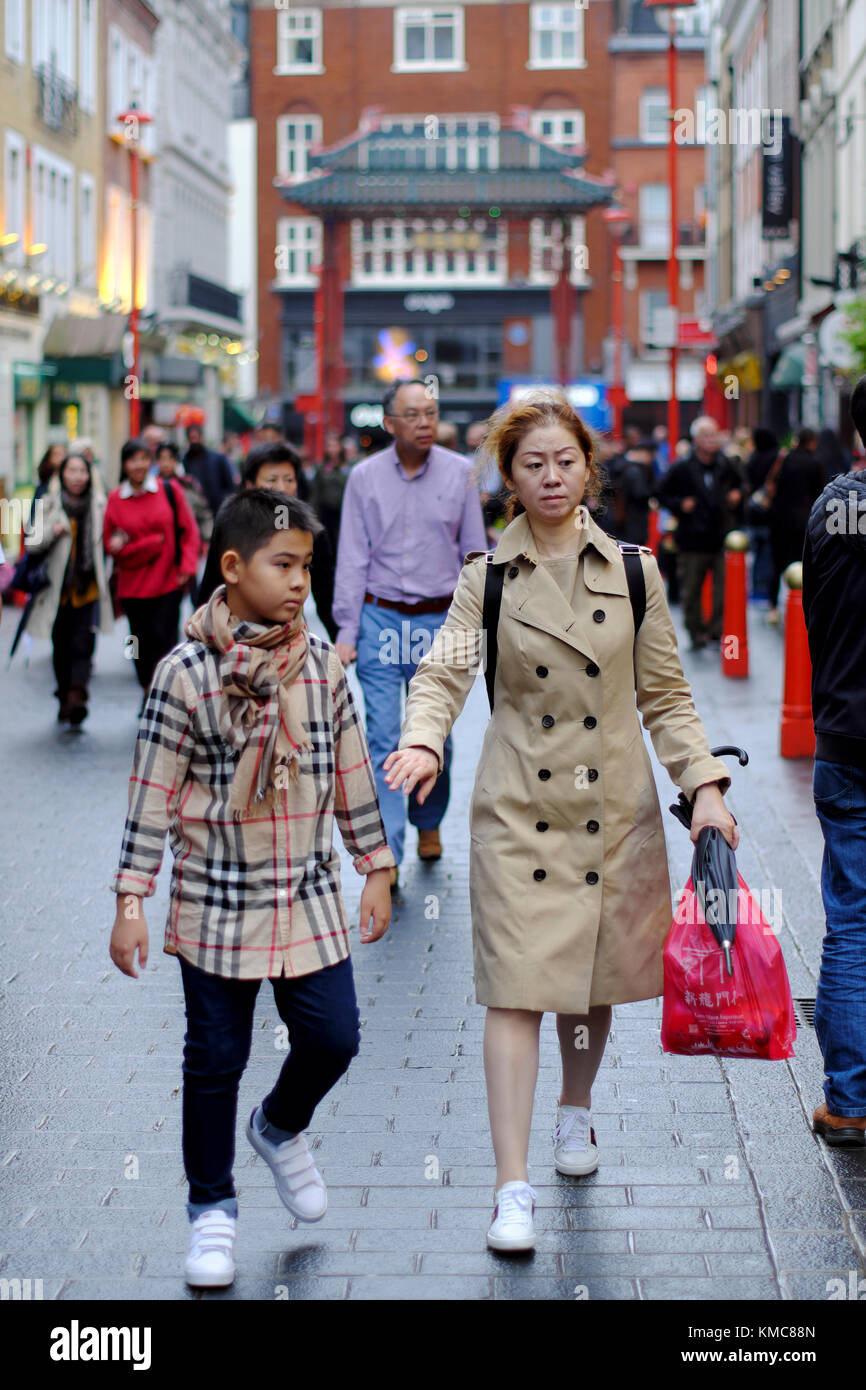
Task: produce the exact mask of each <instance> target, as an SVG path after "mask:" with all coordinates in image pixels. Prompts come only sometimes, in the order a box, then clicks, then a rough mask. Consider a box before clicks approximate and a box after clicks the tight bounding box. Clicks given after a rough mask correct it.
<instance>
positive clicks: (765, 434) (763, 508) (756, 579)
mask: <svg viewBox="0 0 866 1390" xmlns="http://www.w3.org/2000/svg"><path fill="white" fill-rule="evenodd" d="M752 440H753V442H754V446H755V447H754V449H753V450H752V452H751V454H750V455H749V458H748V460H747V462H746V485H747V487H748V492H749V496H748V500H747V502H746V525H747V527H748V531H749V545H750V549H751V552H752V566H751V589H752V598H761V599H766V598H769V597H770V588H771V585H772V582H773V557H772V551H771V547H770V495H769V491H768V490H766V486H765V485H766V482H767V479H768V477H769V475H770V473H771V471H772V469H773V467H774V465H775V463H776V460H777V459H778V457H779V441H778V439H777V437H776V435H775V434H774V433H773V431H772V430H769V429H764V427H763V426H761V425H758V426H756V428H755V429H754V430H753V431H752Z"/></svg>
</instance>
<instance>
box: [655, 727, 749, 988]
mask: <svg viewBox="0 0 866 1390" xmlns="http://www.w3.org/2000/svg"><path fill="white" fill-rule="evenodd" d="M710 752H711V753H712V755H713V757H714V758H719V757H721V756H722V754H724V753H730V754H733V755H734V756H735V757H736V758H737V759H738V761H739V764H740V766H741V767H746V765H747V764H748V761H749V755H748V753H747V752H746V751H745V750H744V749H742V748H735V747H733V746H731V745H728V744H725V745H724V746H723V747H721V748H711V749H710ZM669 809H670V810H671V811H672V813H673V814H674V815H675V816H676V818H677V820H678V821H680V823H681V824H682V825H684V826H685V827H686V829H687V830H691V828H692V813H693V811H694V807H693V806H692V803H691V802H690V801H689V799H688V797H687V796H686V795H685V793H684V792H680V794H679V797H678V798H677V801H676V803H675V805H673V806H671V807H670V808H669ZM692 882H693V884H694V886H695V893H696V894H697V898H698V902H699V903H700V905H701V911H702V912H703V914H704V918H705V920H706V923H707V926H708V927H709V928H710V931H711V932H712V933H713V936H714V937H715V938H716V940H717V941H718V943H719V945H720V946H721V948H722V950H723V951H724V953H725V966H726V968H727V972H728V975H733V973H734V966H733V961H732V959H731V950H732V948H733V945H734V940H735V938H736V934H737V901H738V892H737V889H738V879H737V860H736V857H735V855H734V851H733V850H732V849H731V846H730V845H729V844H728V842H727V840H726V839H725V837H724V835H723V834H722V832H721V831H720V830H719V829H717V827H716V826H714V825H708V826H706V827H705V828H704V829H703V830H702V831H701V833H700V835H699V836H698V841H697V844H696V845H695V852H694V856H693V858H692ZM729 918H733V920H731V921H729V920H728V919H729Z"/></svg>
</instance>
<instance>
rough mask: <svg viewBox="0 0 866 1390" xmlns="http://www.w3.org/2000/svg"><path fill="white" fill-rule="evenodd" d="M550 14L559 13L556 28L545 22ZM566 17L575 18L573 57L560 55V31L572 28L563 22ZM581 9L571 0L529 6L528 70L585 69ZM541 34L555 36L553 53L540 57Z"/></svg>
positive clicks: (582, 12) (582, 13)
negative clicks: (564, 2)
mask: <svg viewBox="0 0 866 1390" xmlns="http://www.w3.org/2000/svg"><path fill="white" fill-rule="evenodd" d="M552 11H558V12H559V21H560V24H559V27H555V26H554V25H552V24H550V23H548V22H547V21H546V16H547V15H548V14H550V13H551V12H552ZM566 16H569V17H570V16H573V17H574V26H573V27H574V35H575V40H574V48H575V52H574V57H563V56H562V39H561V35H562V33H563V31H564V30H565V29H566V28H568V29H571V28H572V25H571V24H570V23H567V24H566V23H563V20H565V18H566ZM583 16H584V7H583V6H582V5H578V4H575V0H571V3H570V4H534V5H530V7H529V62H528V63H527V64H526V66H527V67H528V68H542V69H544V68H572V69H573V68H585V67H586V51H585V34H584V19H583ZM543 33H553V34H554V35H555V38H554V43H553V48H554V52H553V53H552V54H551V55H548V56H546V57H544V56H542V54H541V51H540V49H541V35H542V34H543Z"/></svg>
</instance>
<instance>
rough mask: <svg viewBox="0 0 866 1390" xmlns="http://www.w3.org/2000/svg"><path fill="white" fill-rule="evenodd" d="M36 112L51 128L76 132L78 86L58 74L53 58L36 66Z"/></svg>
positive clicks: (65, 131)
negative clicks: (49, 61)
mask: <svg viewBox="0 0 866 1390" xmlns="http://www.w3.org/2000/svg"><path fill="white" fill-rule="evenodd" d="M36 114H37V116H38V117H39V119H40V120H41V121H42V122H43V123H44V124H45V125H47V126H48V127H49V128H50V129H51V130H60V131H63V132H64V134H66V135H77V134H78V88H77V87H76V86H75V85H74V84H73V83H72V82H69V81H67V79H66V78H65V77H62V76H61V75H60V73H59V72H58V71H57V68H56V66H55V64H54V60H53V59H52V61H51V63H40V65H39V66H38V67H37V68H36Z"/></svg>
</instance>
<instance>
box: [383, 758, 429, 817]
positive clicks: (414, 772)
mask: <svg viewBox="0 0 866 1390" xmlns="http://www.w3.org/2000/svg"><path fill="white" fill-rule="evenodd" d="M382 767H383V769H384V771H385V772H386V773H387V774H388V775H387V777H386V778H385V781H386V783H387V785H388V786H389V787H390V788H391V790H392V791H394V790H395V789H396V788H400V789H401V790H402V791H405V792H412V791H414V790H415V788H416V787H417V798H418V804H419V806H423V805H424V802H425V801H426V800H427V797H428V796H429V795H430V793H431V791H432V790H433V784H434V783H435V781H436V778H437V777H438V775H439V759H438V758H437V756H436V754H435V753H434V752H433V750H432V748H423V747H418V748H401V749H399V750H396V751H395V752H393V753H389V754H388V756H387V758H386V759H385V761H384V763H383V764H382Z"/></svg>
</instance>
